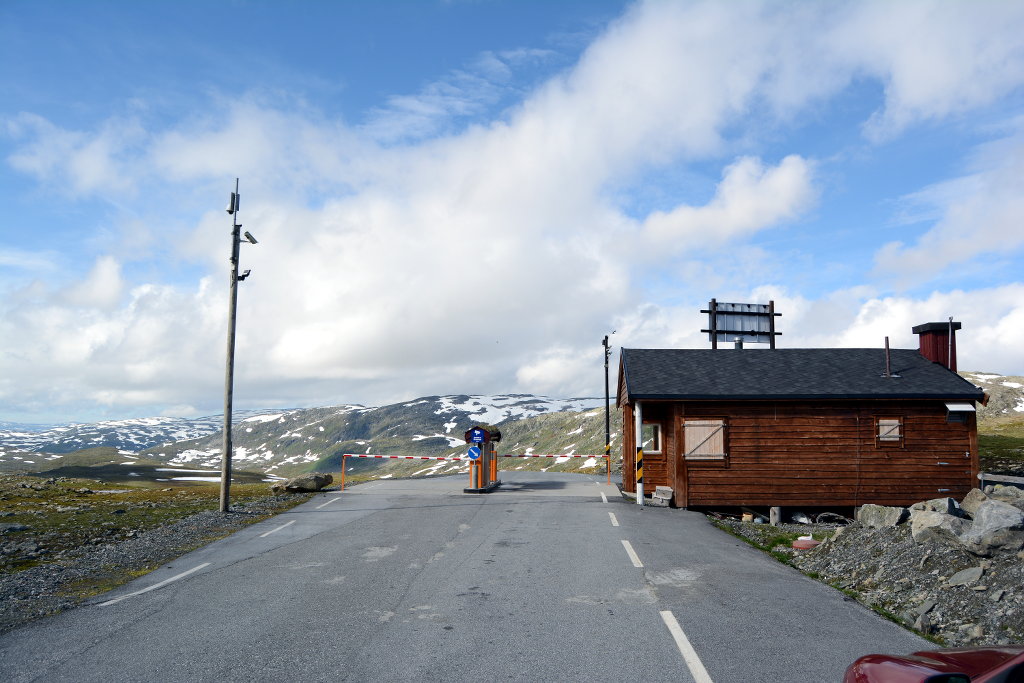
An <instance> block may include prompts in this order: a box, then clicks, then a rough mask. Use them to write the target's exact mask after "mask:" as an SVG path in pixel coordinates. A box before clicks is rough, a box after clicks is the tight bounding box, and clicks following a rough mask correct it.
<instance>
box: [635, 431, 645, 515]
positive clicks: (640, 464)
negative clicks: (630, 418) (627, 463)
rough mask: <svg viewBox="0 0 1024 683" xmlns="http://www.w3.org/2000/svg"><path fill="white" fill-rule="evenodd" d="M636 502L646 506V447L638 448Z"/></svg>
mask: <svg viewBox="0 0 1024 683" xmlns="http://www.w3.org/2000/svg"><path fill="white" fill-rule="evenodd" d="M636 502H637V505H643V504H644V447H643V445H640V446H637V447H636Z"/></svg>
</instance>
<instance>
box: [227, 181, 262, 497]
mask: <svg viewBox="0 0 1024 683" xmlns="http://www.w3.org/2000/svg"><path fill="white" fill-rule="evenodd" d="M239 198H240V196H239V194H238V178H235V191H234V192H232V193H231V199H230V200H229V201H228V208H227V212H228V213H229V214H231V294H230V297H229V299H230V303H229V306H228V353H227V364H226V368H225V371H224V443H223V446H222V447H221V461H220V462H221V464H220V511H221V512H227V511H228V510H229V508H230V501H231V455H232V445H231V405H232V400H233V394H234V379H235V317H236V310H237V308H238V283H239V282H240V281H241V280H244V279H245V278H247V277H249V272H250V271H248V270H247V271H245V272H244V273H242V274H241V275H239V274H238V252H239V246H240V244H241V242H242V238H241V230H242V224H241V223H239V222H238V207H239ZM245 239H246V240H247V241H248V242H249V243H250V244H256V238H255V237H253V236H252V235H250V234H249V233H248V232H246V233H245Z"/></svg>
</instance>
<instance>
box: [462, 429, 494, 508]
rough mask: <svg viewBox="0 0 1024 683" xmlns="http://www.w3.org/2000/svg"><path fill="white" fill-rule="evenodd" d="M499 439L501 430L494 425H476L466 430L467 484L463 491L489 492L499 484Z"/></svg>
mask: <svg viewBox="0 0 1024 683" xmlns="http://www.w3.org/2000/svg"><path fill="white" fill-rule="evenodd" d="M499 441H501V431H500V430H499V429H497V428H496V427H489V426H481V425H477V426H475V427H473V428H471V429H469V430H467V431H466V443H467V444H469V448H468V449H467V451H466V457H467V458H469V486H468V487H466V488H464V489H463V490H462V491H463V493H490V492H491V491H493V490H494V489H496V488H498V487H499V486H501V481H499V480H498V454H497V450H496V449H497V447H496V446H495V444H496V443H498V442H499Z"/></svg>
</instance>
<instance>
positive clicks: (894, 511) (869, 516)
mask: <svg viewBox="0 0 1024 683" xmlns="http://www.w3.org/2000/svg"><path fill="white" fill-rule="evenodd" d="M908 515H909V512H908V511H907V508H900V507H889V506H888V505H871V504H868V505H862V506H861V507H860V510H858V511H857V521H858V522H860V523H861V524H863V525H864V526H866V527H868V528H869V529H885V528H888V527H894V526H896V525H897V524H901V523H902V522H904V521H905V520H906V519H907V517H908Z"/></svg>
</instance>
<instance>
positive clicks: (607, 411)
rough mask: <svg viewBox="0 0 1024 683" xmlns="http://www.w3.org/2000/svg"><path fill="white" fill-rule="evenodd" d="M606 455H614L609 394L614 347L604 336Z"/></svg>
mask: <svg viewBox="0 0 1024 683" xmlns="http://www.w3.org/2000/svg"><path fill="white" fill-rule="evenodd" d="M601 343H602V344H604V454H605V455H606V456H611V454H612V413H611V408H610V400H611V399H610V396H609V393H608V356H610V355H612V347H610V346H608V335H607V334H606V335H604V341H603V342H601Z"/></svg>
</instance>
